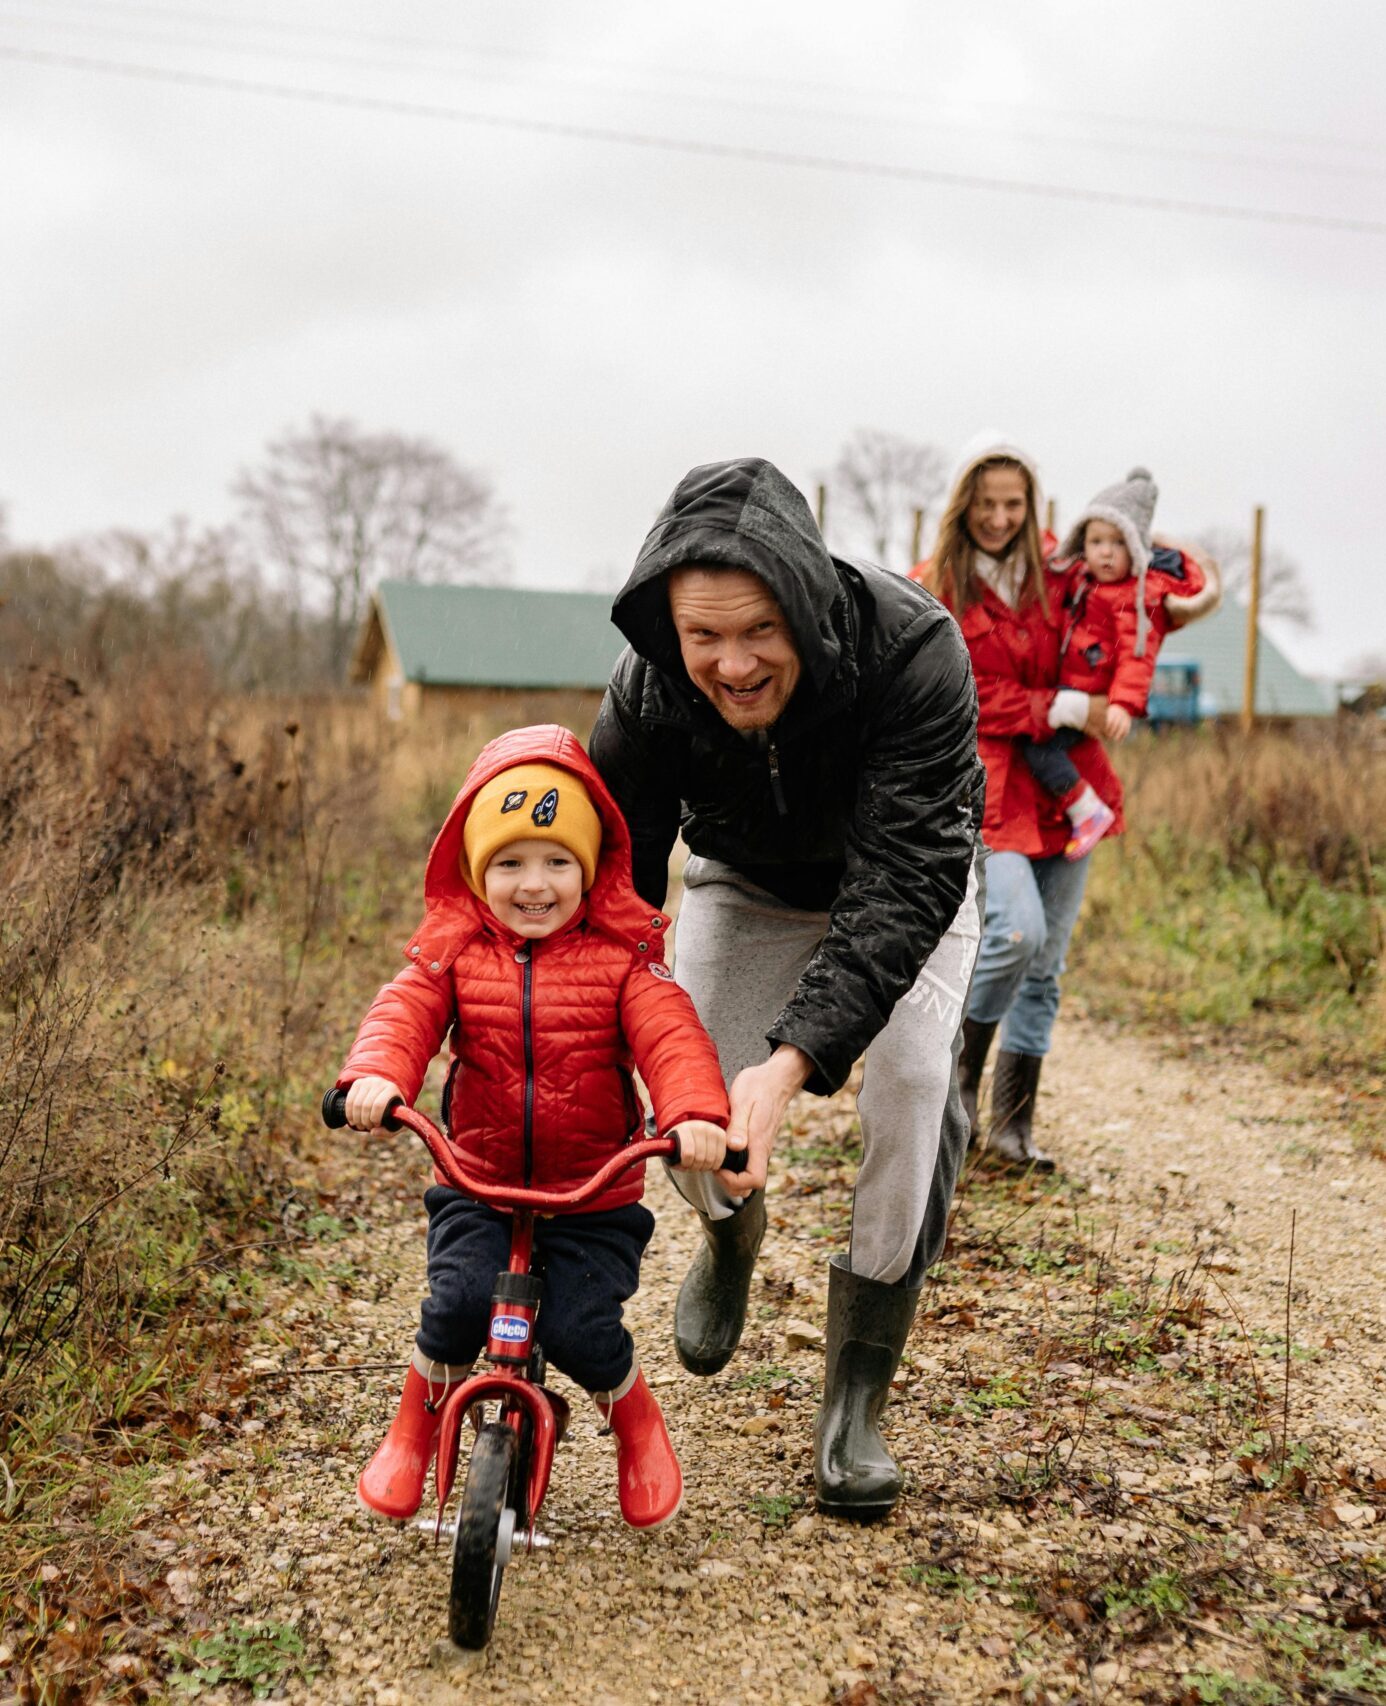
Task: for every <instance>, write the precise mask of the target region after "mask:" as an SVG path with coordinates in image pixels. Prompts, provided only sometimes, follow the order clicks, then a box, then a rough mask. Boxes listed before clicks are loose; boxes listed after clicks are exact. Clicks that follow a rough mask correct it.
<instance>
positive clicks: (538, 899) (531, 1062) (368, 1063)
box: [337, 725, 728, 1528]
mask: <svg viewBox="0 0 1386 1706" xmlns="http://www.w3.org/2000/svg"><path fill="white" fill-rule="evenodd" d="M424 906H425V911H424V918H423V922H422V924H421V925H420V926H419V928H418V930H417V931H416V932H415V934H414V936H413V938H412V939H411V941H410V943H409V946H408V949H407V952H406V956H405V957H406V959H407V960H408V961H409V964H408V965H407V967H406V968H405V970H404V971H402V972H401V973H400V974H399V976H398V977H397V978H395V980H394V982H393V983H388V984H386V986H385V987H384V989H382V990H381V991H380V993H379V994H378V995H377V996H376V998H375V1000H374V1002H373V1003H372V1004H371V1007H370V1010H369V1012H368V1013H367V1014H366V1017H365V1019H364V1020H363V1022H362V1025H361V1029H360V1031H359V1032H358V1034H357V1038H356V1041H355V1043H354V1044H353V1045H352V1048H351V1052H350V1054H349V1055H348V1057H347V1061H346V1064H345V1065H344V1066H343V1068H342V1071H341V1075H340V1076H339V1078H338V1080H337V1082H338V1084H339V1085H341V1086H345V1087H348V1095H347V1103H346V1114H347V1119H348V1121H349V1123H350V1124H351V1125H353V1126H356V1127H357V1128H358V1129H360V1130H367V1131H375V1132H377V1133H379V1132H380V1121H381V1118H382V1116H383V1114H384V1111H385V1109H386V1107H387V1106H388V1104H389V1102H390V1101H391V1099H392V1098H394V1097H400V1098H402V1099H403V1100H404V1101H406V1102H411V1103H412V1102H413V1100H414V1098H415V1097H416V1096H417V1095H418V1093H419V1091H420V1088H421V1087H422V1085H423V1080H424V1074H425V1072H426V1071H427V1069H428V1065H429V1063H430V1061H431V1060H432V1059H433V1056H434V1055H435V1054H436V1053H437V1052H438V1049H439V1047H440V1046H441V1044H442V1041H443V1038H444V1037H445V1036H450V1038H451V1052H452V1063H451V1067H450V1070H449V1072H448V1078H447V1088H446V1090H445V1091H444V1094H443V1108H444V1117H445V1120H446V1122H447V1126H448V1134H449V1138H450V1140H451V1142H452V1145H453V1147H454V1148H455V1149H456V1151H457V1153H458V1158H459V1159H460V1160H461V1161H462V1162H463V1163H464V1164H465V1165H466V1167H467V1169H468V1170H469V1171H470V1172H471V1173H473V1174H474V1175H478V1176H480V1177H482V1178H484V1179H488V1180H494V1181H495V1182H496V1183H497V1184H498V1185H500V1184H524V1185H530V1186H535V1187H537V1188H541V1189H544V1190H550V1191H555V1192H560V1191H565V1190H570V1189H572V1188H574V1187H575V1186H577V1185H580V1184H585V1183H586V1181H587V1180H588V1179H589V1178H590V1177H591V1175H592V1174H593V1173H594V1172H595V1171H596V1170H597V1168H598V1167H599V1166H600V1165H601V1164H602V1163H603V1162H604V1161H606V1160H607V1159H608V1158H609V1157H610V1156H611V1155H612V1154H614V1153H616V1152H617V1151H618V1150H620V1149H621V1148H622V1147H623V1146H624V1145H625V1144H626V1143H628V1142H630V1141H631V1139H632V1138H634V1137H636V1136H638V1135H639V1134H640V1133H641V1131H642V1130H643V1126H644V1110H643V1109H642V1107H641V1105H640V1100H639V1097H638V1095H637V1093H636V1089H635V1085H634V1082H633V1080H632V1076H631V1074H632V1068H633V1067H638V1068H639V1071H640V1075H641V1077H642V1078H643V1079H644V1081H645V1083H646V1084H647V1085H648V1086H649V1091H650V1096H651V1098H652V1100H653V1102H654V1112H655V1119H656V1122H657V1125H658V1129H659V1130H660V1131H661V1132H666V1133H667V1132H669V1131H671V1130H672V1129H673V1128H674V1127H676V1126H677V1127H678V1129H679V1137H680V1148H681V1153H682V1156H683V1160H682V1163H681V1164H682V1165H683V1166H684V1167H689V1168H695V1169H701V1170H705V1171H711V1170H712V1169H714V1168H716V1167H719V1166H721V1164H722V1160H723V1155H724V1150H725V1132H724V1131H723V1129H722V1128H723V1127H724V1126H725V1124H726V1120H727V1111H728V1110H727V1097H726V1091H725V1088H724V1086H723V1082H722V1073H721V1068H720V1066H719V1065H718V1060H717V1051H716V1049H715V1048H714V1047H713V1044H712V1041H711V1039H710V1038H709V1037H708V1035H707V1032H706V1031H704V1029H703V1027H702V1025H701V1024H700V1023H699V1021H698V1017H697V1015H696V1013H695V1012H694V1010H693V1004H692V1002H691V1001H690V1000H689V998H688V996H687V995H685V994H684V992H683V990H682V989H680V988H679V986H678V984H676V983H675V982H674V981H673V979H672V977H671V975H670V973H669V971H668V969H667V967H666V966H665V964H664V961H663V958H662V955H661V951H660V950H661V938H662V936H663V934H664V930H665V928H666V926H667V923H668V920H667V919H665V918H664V917H663V916H662V915H661V914H658V913H655V914H653V915H652V914H651V912H650V909H649V908H648V907H647V906H646V905H645V904H644V902H642V901H641V900H640V899H639V898H638V897H637V895H636V893H635V889H634V887H633V885H632V882H631V867H630V835H629V832H628V831H627V829H626V824H625V820H624V818H622V816H621V814H620V812H619V811H618V810H617V808H616V805H615V803H614V802H613V800H612V798H611V796H610V794H608V792H607V790H606V788H605V786H604V785H603V783H602V781H601V779H600V777H599V776H598V775H597V772H596V770H595V769H594V768H593V766H592V764H591V763H590V761H589V760H588V758H587V755H586V753H585V752H583V750H582V747H581V746H580V745H579V743H578V742H577V740H576V739H575V738H574V737H573V736H572V735H571V734H569V733H568V731H567V730H566V729H562V728H559V727H557V726H555V725H548V726H544V727H538V728H528V729H517V730H515V731H513V732H512V733H510V734H507V735H502V736H501V737H500V738H499V739H498V740H494V741H492V742H491V743H490V745H489V746H487V747H486V748H485V749H484V750H483V751H482V753H481V755H480V756H479V757H478V758H477V760H476V763H475V764H473V766H472V768H471V770H470V771H469V772H468V775H467V779H466V781H465V783H464V784H463V787H462V791H461V793H459V794H458V796H457V799H456V800H455V801H454V803H453V807H452V810H451V811H450V812H449V814H448V818H447V821H446V822H445V823H444V825H443V827H442V829H441V831H440V832H439V834H438V838H437V840H436V841H435V842H434V844H433V850H432V852H431V853H430V854H429V858H428V867H427V870H426V873H425V876H424ZM643 1189H644V1178H643V1169H642V1168H632V1169H630V1170H629V1171H627V1172H626V1173H624V1174H623V1175H622V1176H621V1177H620V1179H619V1180H618V1181H617V1183H616V1184H614V1185H613V1186H612V1188H611V1189H610V1190H609V1191H608V1192H606V1193H605V1195H603V1196H602V1197H600V1198H598V1199H597V1201H596V1202H595V1203H594V1204H593V1206H592V1208H591V1209H590V1210H588V1211H584V1212H582V1213H577V1214H557V1215H551V1216H544V1217H541V1218H540V1219H538V1220H537V1221H536V1223H535V1251H536V1256H537V1258H538V1262H539V1264H540V1266H541V1267H542V1271H543V1292H542V1294H541V1298H540V1304H539V1313H538V1322H537V1327H536V1336H537V1338H538V1340H539V1343H540V1344H541V1345H542V1346H543V1348H544V1350H545V1352H546V1354H547V1356H548V1358H549V1360H550V1361H551V1362H552V1363H553V1364H554V1366H555V1367H557V1368H559V1369H561V1370H562V1371H563V1373H564V1374H566V1375H568V1376H569V1378H570V1379H572V1380H574V1381H576V1382H577V1384H578V1385H580V1386H582V1387H584V1388H585V1389H586V1390H587V1391H589V1392H590V1393H592V1395H593V1397H594V1398H595V1399H596V1401H597V1405H598V1409H599V1410H600V1411H601V1413H602V1416H603V1420H604V1421H606V1422H607V1423H608V1425H609V1426H610V1428H611V1430H612V1431H613V1432H614V1434H615V1435H616V1442H617V1452H618V1457H619V1475H620V1499H621V1514H622V1515H623V1516H624V1517H625V1519H626V1521H627V1522H628V1523H630V1524H631V1525H632V1527H635V1528H657V1527H658V1526H659V1525H660V1524H661V1523H663V1522H667V1521H668V1520H669V1518H670V1517H672V1516H673V1515H674V1513H675V1512H676V1511H677V1509H678V1506H679V1502H680V1499H681V1496H682V1490H683V1481H682V1476H681V1474H680V1471H679V1465H678V1459H677V1458H676V1457H675V1455H674V1451H673V1447H672V1446H671V1445H670V1443H669V1436H668V1434H667V1433H666V1432H665V1429H664V1422H663V1418H662V1417H661V1415H660V1411H659V1406H658V1404H656V1402H655V1400H654V1398H653V1396H652V1395H651V1393H650V1391H649V1388H648V1387H647V1386H646V1384H645V1380H644V1377H643V1375H642V1374H641V1373H640V1368H639V1364H638V1363H637V1362H636V1360H635V1354H634V1345H633V1343H632V1341H631V1337H630V1334H629V1333H628V1332H627V1331H626V1330H625V1328H624V1326H623V1325H622V1322H621V1308H622V1305H623V1304H624V1302H625V1301H626V1299H627V1298H629V1297H630V1296H632V1295H633V1293H634V1292H635V1290H636V1286H637V1284H638V1282H639V1272H640V1258H641V1256H642V1254H643V1253H644V1249H645V1246H646V1244H647V1243H648V1242H649V1239H650V1234H651V1232H652V1231H653V1230H654V1218H653V1216H652V1215H651V1214H650V1212H649V1210H648V1209H646V1208H644V1207H643V1206H642V1205H641V1203H640V1201H639V1198H640V1196H641V1193H642V1191H643ZM424 1203H425V1206H426V1207H427V1209H428V1283H429V1296H428V1297H427V1299H425V1301H424V1303H423V1306H422V1310H421V1325H420V1328H419V1333H418V1338H417V1341H416V1347H415V1351H414V1356H413V1360H412V1362H411V1364H410V1368H409V1372H408V1375H407V1376H406V1379H405V1385H404V1393H403V1396H402V1397H401V1399H400V1406H399V1413H398V1414H397V1415H396V1417H395V1420H394V1422H393V1424H392V1425H391V1427H390V1431H389V1433H388V1434H387V1436H386V1438H385V1440H384V1443H383V1444H382V1445H381V1446H380V1449H379V1450H378V1451H377V1452H376V1454H375V1456H374V1457H373V1458H372V1459H371V1461H370V1463H369V1464H368V1465H367V1466H366V1468H365V1470H364V1471H363V1472H362V1475H361V1479H360V1481H359V1483H358V1486H357V1492H358V1495H359V1496H360V1498H361V1501H362V1503H363V1504H365V1505H366V1506H367V1508H368V1509H371V1510H374V1511H377V1512H379V1513H380V1514H382V1515H384V1516H388V1517H393V1518H395V1519H403V1518H406V1517H409V1516H412V1515H413V1514H414V1512H415V1511H416V1510H417V1509H418V1507H419V1504H420V1501H421V1500H422V1497H423V1482H424V1476H425V1474H426V1473H427V1470H428V1465H429V1463H430V1462H431V1460H432V1456H433V1451H434V1448H435V1446H436V1444H437V1435H438V1409H439V1404H440V1400H441V1398H442V1397H443V1396H444V1395H445V1394H446V1391H447V1389H448V1387H449V1386H450V1385H452V1384H453V1383H454V1382H456V1381H459V1380H462V1379H465V1378H466V1376H467V1374H468V1373H469V1372H470V1369H471V1364H472V1362H473V1360H474V1359H475V1357H476V1356H477V1354H478V1353H479V1351H480V1349H481V1347H482V1345H483V1344H484V1342H485V1339H486V1328H487V1322H488V1319H489V1316H490V1306H491V1293H492V1290H493V1287H494V1283H495V1278H496V1274H497V1272H498V1271H500V1270H501V1269H503V1268H504V1267H505V1265H506V1261H507V1259H508V1255H509V1220H508V1217H507V1216H505V1215H502V1214H498V1213H496V1212H495V1211H494V1210H492V1209H489V1208H486V1207H484V1206H483V1205H482V1204H481V1203H478V1202H475V1201H473V1200H472V1199H471V1198H469V1197H466V1196H464V1195H462V1193H461V1192H459V1191H455V1190H452V1189H450V1188H449V1187H447V1186H446V1185H444V1184H443V1183H442V1182H441V1181H440V1182H438V1183H436V1184H435V1185H433V1187H432V1188H431V1189H430V1190H429V1191H428V1192H427V1193H426V1195H425V1197H424Z"/></svg>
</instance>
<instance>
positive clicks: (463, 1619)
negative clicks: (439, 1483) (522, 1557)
mask: <svg viewBox="0 0 1386 1706" xmlns="http://www.w3.org/2000/svg"><path fill="white" fill-rule="evenodd" d="M514 1454H515V1434H514V1430H513V1429H511V1428H509V1427H506V1426H505V1424H504V1423H502V1422H487V1424H486V1426H485V1427H483V1428H482V1430H481V1432H480V1433H479V1434H478V1435H477V1436H476V1444H475V1445H474V1446H473V1447H472V1457H471V1463H470V1464H469V1466H468V1469H467V1484H466V1486H465V1487H464V1488H463V1489H462V1504H461V1507H460V1509H459V1510H458V1513H457V1538H456V1540H455V1541H454V1542H453V1548H452V1589H451V1592H450V1594H449V1596H448V1633H449V1635H450V1636H451V1637H452V1640H453V1643H454V1644H455V1645H456V1646H459V1647H466V1648H468V1649H470V1650H471V1651H473V1652H476V1651H479V1650H480V1649H481V1648H482V1647H484V1646H485V1645H486V1643H487V1642H488V1641H489V1640H490V1639H491V1631H492V1630H493V1629H494V1628H495V1626H496V1608H497V1606H498V1605H499V1604H500V1590H501V1577H502V1575H503V1574H504V1570H505V1566H504V1565H503V1564H497V1563H496V1542H497V1539H498V1537H499V1531H500V1524H501V1517H502V1515H503V1514H504V1512H505V1507H506V1503H507V1494H508V1492H509V1488H510V1469H511V1464H512V1461H513V1459H514Z"/></svg>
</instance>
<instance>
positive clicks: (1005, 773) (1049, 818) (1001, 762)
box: [911, 563, 1125, 859]
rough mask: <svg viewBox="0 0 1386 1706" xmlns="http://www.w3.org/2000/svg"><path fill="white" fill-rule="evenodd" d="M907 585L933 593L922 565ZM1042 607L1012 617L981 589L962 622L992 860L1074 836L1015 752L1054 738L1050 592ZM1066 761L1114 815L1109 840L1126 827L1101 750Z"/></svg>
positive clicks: (1057, 848) (1035, 852) (1056, 611)
mask: <svg viewBox="0 0 1386 1706" xmlns="http://www.w3.org/2000/svg"><path fill="white" fill-rule="evenodd" d="M911 578H912V579H914V580H916V581H918V582H919V584H920V585H921V586H923V587H926V588H927V589H928V590H929V591H930V592H936V591H937V589H936V587H935V586H934V585H933V583H932V582H931V580H930V577H929V565H928V564H927V563H920V564H917V565H916V566H915V568H914V569H913V570H911ZM1047 604H1048V608H1047V609H1046V608H1044V607H1042V606H1041V605H1040V604H1039V603H1038V602H1037V601H1036V602H1035V603H1032V604H1029V605H1027V606H1026V607H1025V609H1024V610H1020V611H1016V610H1012V609H1011V608H1010V606H1009V605H1008V604H1007V603H1006V602H1005V600H1004V599H1001V598H998V597H997V595H996V594H995V593H994V592H993V591H992V590H991V588H990V587H985V588H984V589H983V593H982V597H981V599H980V600H979V601H978V602H977V603H976V604H974V605H973V606H972V608H971V609H970V610H969V611H968V612H967V614H966V615H965V616H963V617H962V619H961V622H960V626H961V628H962V633H963V639H964V640H965V641H966V642H967V650H968V654H969V656H970V657H971V659H972V673H973V675H974V676H975V677H976V680H977V701H978V707H979V711H978V721H977V752H978V755H979V757H980V758H981V760H982V763H983V764H984V765H985V766H986V771H987V804H986V814H985V816H984V817H983V819H982V840H983V841H984V842H985V843H986V845H987V846H988V847H989V848H990V849H991V850H992V852H993V853H1023V854H1025V856H1026V857H1027V858H1029V859H1048V858H1052V857H1053V856H1054V855H1055V854H1057V853H1062V852H1063V850H1064V847H1065V845H1066V843H1067V842H1068V840H1069V837H1070V836H1071V835H1072V833H1073V826H1072V825H1071V824H1070V823H1069V821H1068V818H1067V817H1066V816H1065V814H1064V810H1063V807H1062V806H1061V805H1060V804H1059V803H1058V801H1057V800H1055V799H1054V798H1052V797H1051V796H1050V795H1049V794H1046V793H1045V792H1044V790H1043V789H1042V788H1041V787H1040V785H1039V783H1038V782H1037V781H1036V780H1035V778H1034V776H1033V775H1032V774H1031V773H1030V768H1029V766H1028V765H1027V764H1026V762H1025V759H1024V756H1023V755H1022V753H1021V751H1020V748H1019V746H1018V745H1017V744H1016V743H1017V741H1018V740H1019V739H1020V738H1021V737H1023V736H1026V735H1029V736H1030V737H1031V738H1032V739H1034V740H1044V739H1046V738H1047V737H1048V736H1049V735H1051V734H1052V733H1053V732H1054V731H1053V730H1052V729H1051V728H1050V726H1049V707H1050V706H1051V705H1052V704H1053V702H1054V691H1055V686H1056V684H1057V681H1058V670H1059V637H1060V623H1061V621H1062V617H1063V609H1062V600H1061V597H1060V596H1059V593H1058V590H1057V588H1055V587H1054V586H1053V585H1051V587H1050V596H1049V599H1048V601H1047ZM953 614H954V615H955V616H956V615H957V612H956V611H954V612H953ZM1069 757H1070V758H1071V759H1072V760H1073V762H1074V764H1075V765H1076V766H1077V768H1078V772H1079V774H1080V775H1081V776H1082V777H1083V779H1084V781H1086V782H1090V783H1091V784H1092V786H1093V788H1094V789H1095V790H1096V792H1097V794H1098V796H1099V797H1100V798H1101V799H1103V800H1105V801H1106V803H1107V804H1108V805H1109V806H1110V807H1111V808H1112V810H1113V811H1114V812H1115V813H1116V823H1115V824H1114V825H1113V827H1112V830H1111V831H1110V833H1111V834H1113V835H1116V834H1119V833H1120V831H1121V830H1122V829H1123V828H1124V827H1125V822H1124V819H1123V817H1122V810H1121V783H1120V782H1119V781H1118V780H1117V775H1116V772H1115V771H1114V770H1113V769H1112V766H1111V764H1110V763H1109V762H1108V759H1107V754H1106V752H1105V751H1104V750H1103V748H1102V746H1101V744H1100V743H1099V742H1098V741H1096V740H1093V739H1092V738H1091V737H1089V738H1088V739H1085V740H1081V741H1079V742H1078V743H1077V745H1076V746H1073V747H1071V748H1070V750H1069Z"/></svg>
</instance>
